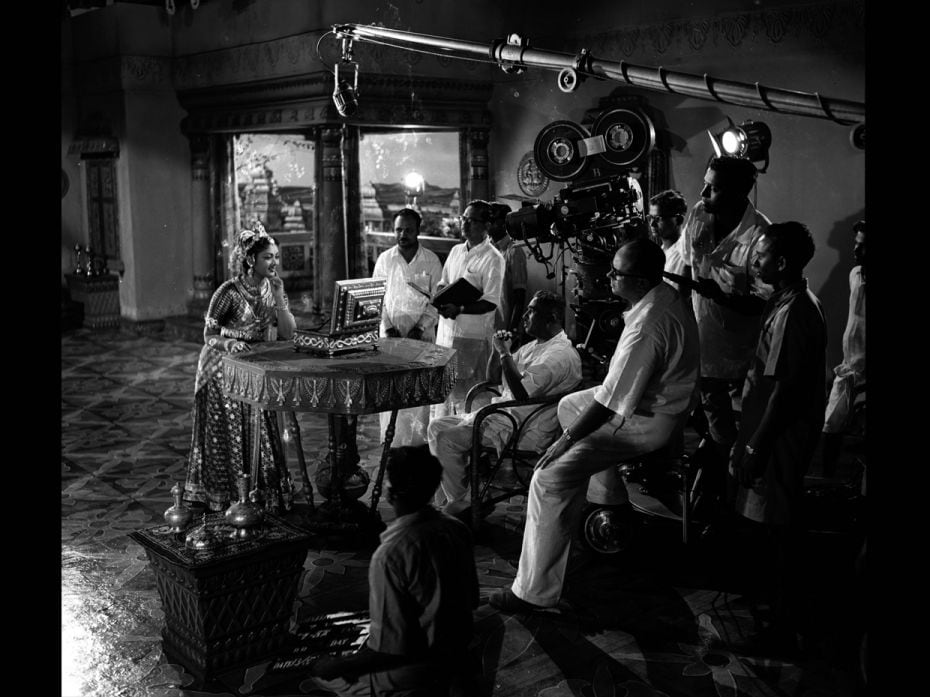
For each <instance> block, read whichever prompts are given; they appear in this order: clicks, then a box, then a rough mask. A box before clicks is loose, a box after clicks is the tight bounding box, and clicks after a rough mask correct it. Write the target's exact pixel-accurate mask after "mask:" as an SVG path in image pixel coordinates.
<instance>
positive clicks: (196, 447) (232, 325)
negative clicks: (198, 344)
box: [184, 276, 293, 513]
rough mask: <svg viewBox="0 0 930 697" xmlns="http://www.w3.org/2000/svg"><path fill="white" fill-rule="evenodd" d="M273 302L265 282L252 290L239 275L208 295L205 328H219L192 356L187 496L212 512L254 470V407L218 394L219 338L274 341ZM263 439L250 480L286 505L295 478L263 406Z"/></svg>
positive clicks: (276, 509) (273, 504) (271, 503)
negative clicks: (197, 356)
mask: <svg viewBox="0 0 930 697" xmlns="http://www.w3.org/2000/svg"><path fill="white" fill-rule="evenodd" d="M274 307H275V304H274V297H273V295H272V293H271V286H270V285H269V284H267V283H266V284H264V288H263V289H262V290H261V292H257V291H254V290H252V289H251V288H249V287H248V286H246V285H245V284H244V283H243V281H242V277H241V276H240V277H237V278H234V279H231V280H229V281H226V282H225V283H223V284H222V285H221V286H220V287H219V288H217V289H216V292H215V293H214V294H213V298H212V299H211V300H210V306H209V308H208V310H207V314H206V318H205V322H206V326H207V327H208V328H210V329H214V330H216V329H218V330H219V336H217V337H211V338H210V339H209V340H208V341H207V343H206V344H205V345H204V347H203V348H202V349H201V351H200V359H199V361H198V362H197V376H196V378H195V381H194V409H193V434H192V436H191V449H190V455H189V459H188V466H187V481H186V482H185V485H184V498H185V500H186V501H199V502H203V503H206V504H207V506H208V507H209V508H210V510H211V511H222V510H225V509H226V508H227V507H228V506H229V504H230V503H231V502H232V501H236V500H237V499H238V487H237V481H238V477H239V475H240V474H243V473H250V472H251V457H252V444H251V440H252V425H251V424H252V421H251V414H252V406H251V405H249V404H246V403H244V402H239V401H237V400H233V399H230V398H229V397H227V396H226V395H225V394H224V393H223V376H222V358H223V356H225V355H226V351H225V350H224V348H223V345H224V344H225V343H226V339H237V340H240V341H247V342H249V343H254V342H259V341H276V340H277V338H278V331H277V329H278V328H277V320H276V316H275V309H274ZM261 441H262V442H261V458H260V466H259V472H258V481H257V482H254V481H253V482H252V487H253V488H258V490H259V492H260V493H261V494H262V497H263V500H264V502H265V506H266V509H267V510H269V511H271V512H272V513H281V512H284V511H287V510H290V508H291V505H292V502H293V485H292V483H291V477H290V474H289V472H288V469H287V463H286V462H285V457H284V451H283V448H282V444H281V439H280V432H279V429H278V421H277V417H276V415H275V413H274V412H270V411H263V412H262V438H261Z"/></svg>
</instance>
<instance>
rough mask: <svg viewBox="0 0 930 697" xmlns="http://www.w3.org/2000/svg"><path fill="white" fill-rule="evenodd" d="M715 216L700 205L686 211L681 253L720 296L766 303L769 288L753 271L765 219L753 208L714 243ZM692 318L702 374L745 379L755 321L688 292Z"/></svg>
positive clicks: (753, 344) (756, 326)
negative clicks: (712, 283) (698, 338)
mask: <svg viewBox="0 0 930 697" xmlns="http://www.w3.org/2000/svg"><path fill="white" fill-rule="evenodd" d="M714 222H715V220H714V216H713V215H711V214H709V213H707V212H706V211H705V210H704V202H703V201H698V202H697V203H696V204H694V206H693V207H692V208H691V210H690V211H688V216H687V218H685V222H684V226H683V231H682V237H684V238H685V240H686V241H685V242H684V246H683V247H682V253H683V256H684V259H685V261H686V262H687V263H688V265H689V266H690V267H691V270H692V273H693V274H694V276H695V277H697V278H710V279H712V280H714V281H716V282H717V284H718V285H719V286H720V288H721V290H722V291H723V292H724V293H727V294H731V295H742V296H746V295H755V296H758V297H760V298H762V299H763V300H767V299H768V297H769V296H770V295H771V294H772V288H771V287H770V286H768V285H766V284H765V283H763V282H762V281H761V280H760V279H759V278H758V276H757V275H756V274H755V273H754V272H753V270H752V261H753V252H754V251H755V248H756V244H758V242H759V238H760V237H762V235H763V234H764V233H765V231H766V229H768V226H769V219H768V218H766V217H765V216H764V215H762V214H761V213H760V212H759V211H757V210H756V209H755V208H754V207H753V206H752V204H749V203H747V204H746V210H745V212H744V213H743V218H742V220H740V222H739V225H737V226H736V228H735V229H734V230H733V231H732V232H730V233H729V234H728V235H726V236H725V237H724V238H723V239H721V240H720V242H719V243H718V244H717V245H716V246H714V245H713V229H714ZM691 301H692V303H694V316H695V318H696V319H697V324H698V332H700V335H701V376H702V377H708V378H722V379H727V380H735V379H739V378H742V377H744V376H745V375H746V371H747V370H748V369H749V361H750V359H751V358H752V356H753V354H754V352H755V350H756V340H757V339H758V338H759V318H758V317H752V316H749V315H743V314H740V313H739V312H737V311H736V310H731V309H730V308H727V307H724V306H723V305H720V304H719V303H716V302H714V301H713V300H711V299H710V298H705V297H704V296H703V295H701V294H700V293H692V294H691Z"/></svg>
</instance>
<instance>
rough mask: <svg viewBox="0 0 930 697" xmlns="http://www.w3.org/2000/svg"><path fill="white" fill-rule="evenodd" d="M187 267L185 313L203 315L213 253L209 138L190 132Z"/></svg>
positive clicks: (210, 289)
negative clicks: (189, 283) (189, 273)
mask: <svg viewBox="0 0 930 697" xmlns="http://www.w3.org/2000/svg"><path fill="white" fill-rule="evenodd" d="M189 138H190V149H191V237H192V243H193V244H192V254H191V269H192V272H193V277H194V281H193V289H192V291H191V297H190V299H189V300H188V302H187V313H188V314H189V315H190V316H192V317H203V315H204V313H205V312H206V310H207V307H208V305H209V304H210V297H211V296H212V295H213V287H214V280H215V279H214V278H213V255H212V250H211V238H212V235H211V231H210V160H211V158H210V138H209V136H207V135H204V134H191V135H190V136H189Z"/></svg>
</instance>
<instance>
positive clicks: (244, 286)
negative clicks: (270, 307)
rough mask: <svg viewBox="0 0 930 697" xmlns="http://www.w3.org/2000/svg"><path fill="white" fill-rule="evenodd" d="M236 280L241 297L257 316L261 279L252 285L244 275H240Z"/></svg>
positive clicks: (259, 306) (260, 301) (260, 295)
mask: <svg viewBox="0 0 930 697" xmlns="http://www.w3.org/2000/svg"><path fill="white" fill-rule="evenodd" d="M238 281H239V283H238V285H239V288H240V290H241V291H242V297H243V298H245V300H246V302H247V303H248V304H249V306H250V307H251V308H252V314H254V315H255V316H256V317H258V315H259V310H260V309H261V305H262V284H261V281H259V283H258V284H256V285H254V286H252V285H249V283H248V282H247V281H246V277H245V276H240V277H239V279H238Z"/></svg>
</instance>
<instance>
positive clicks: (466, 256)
mask: <svg viewBox="0 0 930 697" xmlns="http://www.w3.org/2000/svg"><path fill="white" fill-rule="evenodd" d="M490 221H491V204H489V203H488V202H487V201H481V200H474V201H470V202H469V204H468V206H466V208H465V213H464V214H463V215H462V236H463V237H464V238H465V241H464V242H462V243H461V244H457V245H455V246H454V247H453V248H452V249H451V250H450V251H449V256H448V257H447V258H446V263H445V265H444V266H443V267H442V277H441V279H440V281H439V286H438V288H437V290H442V289H443V288H444V287H446V286H448V285H450V284H451V283H454V282H455V281H457V280H458V279H460V278H464V279H465V280H466V281H468V282H469V283H470V284H471V285H473V286H474V287H475V288H477V289H478V290H480V291H481V297H480V298H478V300H476V301H474V302H471V303H467V304H464V305H455V304H453V303H446V304H444V305H442V306H440V307H439V315H440V320H439V330H438V331H437V332H436V343H437V344H438V345H439V346H447V347H450V348H454V349H455V356H454V357H453V360H454V361H455V367H456V380H455V386H454V387H453V388H452V392H451V393H450V394H449V397H448V398H447V399H446V401H445V402H443V403H442V404H434V405H433V406H432V408H431V410H430V416H431V418H434V419H435V418H439V417H442V416H447V415H449V414H457V413H463V412H464V406H465V395H466V393H467V392H468V390H469V389H470V388H471V387H472V386H473V385H475V384H477V383H479V382H482V381H483V380H484V379H485V366H486V365H487V363H488V358H489V357H490V355H491V334H492V333H493V332H494V313H495V311H496V310H497V308H498V307H499V306H500V304H501V291H502V287H503V282H504V267H505V263H504V257H503V255H502V254H501V253H500V252H499V251H497V248H496V247H495V246H494V245H493V244H492V243H491V241H490V240H489V239H488V230H489V228H490Z"/></svg>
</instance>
